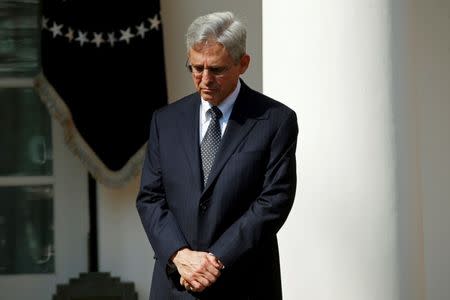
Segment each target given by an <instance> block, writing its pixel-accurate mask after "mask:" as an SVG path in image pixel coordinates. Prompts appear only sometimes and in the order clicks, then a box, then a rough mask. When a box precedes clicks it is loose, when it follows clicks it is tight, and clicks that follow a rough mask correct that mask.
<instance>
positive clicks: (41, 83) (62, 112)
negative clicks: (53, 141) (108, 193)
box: [34, 72, 146, 187]
mask: <svg viewBox="0 0 450 300" xmlns="http://www.w3.org/2000/svg"><path fill="white" fill-rule="evenodd" d="M34 87H35V89H36V91H37V93H38V95H39V97H40V99H41V101H42V102H43V103H44V104H45V105H46V106H47V108H48V111H49V112H50V114H51V115H52V116H53V117H54V118H55V119H56V120H57V121H58V122H59V123H60V124H61V126H62V127H63V129H64V140H65V143H66V144H67V146H68V147H69V149H70V150H71V151H72V152H73V153H74V154H75V155H76V156H77V157H78V158H79V159H80V160H81V161H82V163H83V164H84V165H85V166H86V168H87V170H88V171H89V172H90V173H91V174H92V176H93V177H94V178H95V179H96V180H97V181H98V182H100V183H102V184H104V185H106V186H108V187H120V186H123V185H124V184H125V183H127V182H128V181H129V180H131V179H132V178H134V177H136V176H137V175H138V174H139V172H140V171H141V168H142V164H143V161H144V156H145V149H146V144H144V145H143V146H142V147H141V148H140V149H139V150H138V151H137V152H136V153H135V154H134V155H133V157H131V158H130V159H129V160H128V161H127V163H126V164H125V166H124V167H123V168H122V169H120V170H119V171H111V170H110V169H108V167H106V165H105V164H104V163H103V162H102V161H101V160H100V159H99V158H98V156H97V154H95V152H94V151H92V149H91V147H89V145H88V144H87V143H86V141H85V140H84V139H83V137H82V136H81V135H80V133H79V132H78V129H77V128H76V126H75V124H74V122H73V119H72V114H71V113H70V111H69V109H68V107H67V106H66V104H65V103H64V101H63V100H62V98H61V96H60V95H59V94H58V92H57V91H56V90H55V89H54V88H53V86H52V85H51V84H50V82H48V80H47V78H46V77H45V76H44V74H43V73H42V72H41V73H40V74H39V75H38V76H36V78H35V80H34Z"/></svg>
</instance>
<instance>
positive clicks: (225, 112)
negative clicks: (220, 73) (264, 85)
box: [200, 80, 241, 122]
mask: <svg viewBox="0 0 450 300" xmlns="http://www.w3.org/2000/svg"><path fill="white" fill-rule="evenodd" d="M240 90H241V82H240V80H238V82H237V85H236V88H235V89H234V91H233V92H232V93H231V94H230V95H228V97H226V98H225V100H223V101H222V103H220V104H219V106H218V107H219V109H220V111H221V112H222V116H223V119H224V120H228V118H229V117H230V114H231V110H232V109H233V105H234V102H236V99H237V96H238V95H239V91H240ZM211 107H212V105H211V104H210V103H209V102H208V101H205V100H203V98H202V101H201V106H200V111H201V114H202V116H204V119H203V120H204V121H205V122H206V121H208V120H209V118H210V116H209V114H207V113H206V112H207V111H208V109H210V108H211Z"/></svg>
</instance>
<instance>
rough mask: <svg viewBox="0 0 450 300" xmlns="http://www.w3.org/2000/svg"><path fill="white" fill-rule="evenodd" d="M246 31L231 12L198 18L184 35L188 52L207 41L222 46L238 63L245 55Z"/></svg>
mask: <svg viewBox="0 0 450 300" xmlns="http://www.w3.org/2000/svg"><path fill="white" fill-rule="evenodd" d="M246 38H247V30H246V29H245V26H244V25H243V24H242V22H241V21H239V20H238V19H236V18H235V16H234V14H233V13H232V12H229V11H226V12H215V13H211V14H208V15H205V16H201V17H198V18H197V19H195V20H194V22H192V24H191V25H190V26H189V28H188V31H187V33H186V47H187V51H188V52H189V50H190V49H192V48H193V47H194V46H196V45H199V44H204V43H206V42H207V41H215V42H218V43H220V44H222V45H223V46H224V47H225V49H226V50H227V51H228V53H229V54H230V55H231V57H232V58H233V60H234V61H235V62H236V63H238V62H239V60H240V59H241V57H242V56H243V55H244V54H245V52H246V50H245V43H246Z"/></svg>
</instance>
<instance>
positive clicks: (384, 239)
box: [263, 0, 424, 300]
mask: <svg viewBox="0 0 450 300" xmlns="http://www.w3.org/2000/svg"><path fill="white" fill-rule="evenodd" d="M394 2H396V3H395V5H396V6H394ZM407 2H408V1H407V0H405V1H403V0H402V1H400V2H399V1H397V0H396V1H394V0H378V1H368V0H347V1H334V0H303V1H288V0H279V1H268V0H265V1H263V90H264V92H265V93H266V94H267V95H269V96H272V97H273V98H275V99H278V100H280V101H282V102H284V103H286V104H287V105H288V106H290V107H292V108H293V109H294V110H295V111H296V112H297V115H298V120H299V129H300V134H299V143H298V151H297V155H298V170H297V171H298V176H299V179H298V191H297V197H296V202H295V205H294V207H293V210H292V213H291V215H290V216H289V219H288V221H287V223H286V224H285V226H284V227H283V229H282V230H281V232H280V233H279V237H280V251H281V264H282V266H281V267H282V280H283V292H284V296H285V299H287V300H295V299H314V300H322V299H323V300H329V299H333V300H353V299H354V300H361V299H364V300H372V299H373V300H380V299H383V300H397V299H408V300H411V299H417V300H419V299H424V298H423V293H424V292H423V289H424V287H423V285H424V281H423V266H422V261H423V252H422V250H421V249H422V234H421V210H420V197H419V195H418V194H417V193H416V189H417V185H416V183H417V181H418V179H417V178H418V175H417V170H416V168H415V166H416V164H417V157H416V156H417V154H416V152H415V150H414V149H413V150H412V151H411V152H408V156H406V157H404V156H402V154H401V153H400V152H399V151H400V150H405V149H406V150H408V149H409V148H408V146H409V145H412V146H413V147H414V146H415V145H416V141H415V139H414V137H411V136H410V135H412V134H411V131H410V127H408V126H409V124H410V123H412V124H414V122H415V120H414V116H415V106H414V101H412V102H410V101H409V100H407V99H408V95H409V94H410V79H409V78H407V77H405V78H403V77H402V76H403V75H406V74H407V71H408V67H409V66H408V56H407V57H406V58H404V59H402V60H397V61H396V60H395V59H396V58H398V57H399V55H398V54H399V53H400V52H399V51H403V50H405V49H407V48H408V47H407V44H408V43H409V40H408V37H407V36H406V37H403V35H402V34H398V33H407V30H408V29H407V26H405V25H407V22H409V21H408V10H407V9H406V8H408V4H407ZM399 8H400V9H399ZM402 8H404V9H405V10H403V9H402ZM392 20H395V22H393V21H392ZM403 22H405V23H403ZM394 36H397V37H399V38H400V41H394V39H393V38H394ZM397 97H399V98H398V99H397ZM397 100H399V101H397ZM405 106H406V108H407V110H406V112H404V111H403V110H402V108H405ZM411 118H412V120H411ZM403 134H406V135H407V136H406V137H403V138H402V139H400V140H397V136H398V135H403ZM399 143H400V144H399ZM406 162H408V163H412V165H411V164H407V163H406ZM405 170H409V171H412V173H408V172H406V171H405ZM405 174H406V175H405ZM405 176H406V177H405ZM411 195H412V199H410V201H406V200H405V198H404V197H406V196H411ZM406 225H407V226H406ZM405 237H407V238H405ZM410 248H412V249H410ZM402 251H405V252H404V253H403V252H402ZM408 274H409V275H408ZM411 274H412V275H411Z"/></svg>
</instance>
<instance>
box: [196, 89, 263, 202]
mask: <svg viewBox="0 0 450 300" xmlns="http://www.w3.org/2000/svg"><path fill="white" fill-rule="evenodd" d="M241 84H242V85H241V91H240V93H239V95H238V98H237V99H236V102H235V104H234V107H233V111H232V113H231V115H230V119H229V120H228V124H227V128H226V130H225V133H224V136H223V138H222V142H221V144H220V148H219V151H218V152H217V154H216V160H215V162H214V165H213V167H212V169H211V173H210V174H209V177H208V182H207V183H206V186H205V189H204V190H203V193H202V196H203V195H204V194H205V193H206V192H207V191H208V190H209V189H210V188H211V186H212V185H213V183H214V182H215V179H216V177H217V176H218V175H219V174H220V172H221V171H222V169H223V167H224V166H225V164H226V163H227V161H228V160H229V159H230V157H231V155H232V154H233V153H234V152H235V150H236V148H237V147H238V146H239V144H240V143H241V141H242V140H243V139H244V138H245V137H246V136H247V134H248V133H249V132H250V131H251V129H252V128H253V126H254V125H255V124H256V122H257V119H258V117H257V116H255V115H254V114H253V113H254V112H252V111H251V108H250V105H251V103H250V102H251V101H252V99H251V97H249V95H248V94H249V91H250V88H249V87H247V86H246V85H245V83H244V82H243V81H241Z"/></svg>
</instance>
